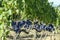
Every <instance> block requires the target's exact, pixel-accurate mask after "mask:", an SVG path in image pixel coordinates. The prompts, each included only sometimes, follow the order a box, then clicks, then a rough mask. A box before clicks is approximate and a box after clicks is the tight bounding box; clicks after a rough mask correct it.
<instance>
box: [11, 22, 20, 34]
mask: <svg viewBox="0 0 60 40" xmlns="http://www.w3.org/2000/svg"><path fill="white" fill-rule="evenodd" d="M12 28H13V30H14V31H15V32H16V33H18V32H19V26H18V25H16V22H15V21H12Z"/></svg>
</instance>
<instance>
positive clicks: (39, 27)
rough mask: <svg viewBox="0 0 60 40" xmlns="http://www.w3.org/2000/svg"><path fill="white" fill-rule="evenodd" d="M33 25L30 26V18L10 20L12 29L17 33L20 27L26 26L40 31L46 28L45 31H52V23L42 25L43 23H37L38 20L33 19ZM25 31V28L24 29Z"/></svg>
mask: <svg viewBox="0 0 60 40" xmlns="http://www.w3.org/2000/svg"><path fill="white" fill-rule="evenodd" d="M33 24H34V25H33V27H32V22H31V21H30V20H25V21H24V20H22V21H19V22H15V21H12V28H13V30H14V31H15V32H16V33H18V32H19V31H21V30H20V29H21V28H22V27H24V28H26V29H29V28H31V29H35V30H36V31H38V32H41V31H42V30H46V31H49V32H52V31H54V30H55V29H54V26H53V25H52V24H49V25H48V26H46V25H44V24H43V23H40V24H39V23H38V21H35V22H34V23H33ZM25 31H26V30H25Z"/></svg>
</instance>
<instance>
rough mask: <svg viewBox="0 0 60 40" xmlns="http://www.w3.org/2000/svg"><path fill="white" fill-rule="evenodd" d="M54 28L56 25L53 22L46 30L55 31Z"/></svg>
mask: <svg viewBox="0 0 60 40" xmlns="http://www.w3.org/2000/svg"><path fill="white" fill-rule="evenodd" d="M54 30H55V29H54V27H53V25H52V24H49V25H48V27H46V31H49V32H52V31H54Z"/></svg>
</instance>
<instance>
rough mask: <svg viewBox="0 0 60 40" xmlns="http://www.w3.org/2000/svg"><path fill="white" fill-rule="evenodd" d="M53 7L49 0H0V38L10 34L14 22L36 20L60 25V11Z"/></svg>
mask: <svg viewBox="0 0 60 40" xmlns="http://www.w3.org/2000/svg"><path fill="white" fill-rule="evenodd" d="M58 8H60V6H58V7H52V4H50V3H49V2H48V0H0V34H1V35H0V37H2V35H3V34H4V33H3V32H5V36H6V33H7V34H8V31H4V29H5V28H6V29H5V30H8V27H10V26H11V23H10V22H11V21H12V20H26V19H30V20H31V21H34V20H35V19H37V20H39V21H40V22H41V21H43V22H45V23H46V24H48V23H52V24H54V26H56V25H60V10H58ZM5 36H4V38H5Z"/></svg>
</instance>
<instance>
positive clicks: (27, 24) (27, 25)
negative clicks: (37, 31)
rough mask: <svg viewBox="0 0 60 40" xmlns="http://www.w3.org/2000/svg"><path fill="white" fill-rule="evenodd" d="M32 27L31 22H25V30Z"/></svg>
mask: <svg viewBox="0 0 60 40" xmlns="http://www.w3.org/2000/svg"><path fill="white" fill-rule="evenodd" d="M31 25H32V22H31V21H29V20H26V21H25V24H24V28H27V29H28V28H30V27H31Z"/></svg>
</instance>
